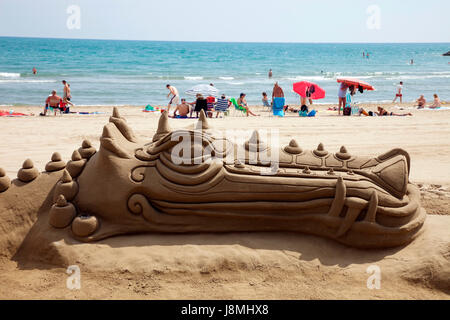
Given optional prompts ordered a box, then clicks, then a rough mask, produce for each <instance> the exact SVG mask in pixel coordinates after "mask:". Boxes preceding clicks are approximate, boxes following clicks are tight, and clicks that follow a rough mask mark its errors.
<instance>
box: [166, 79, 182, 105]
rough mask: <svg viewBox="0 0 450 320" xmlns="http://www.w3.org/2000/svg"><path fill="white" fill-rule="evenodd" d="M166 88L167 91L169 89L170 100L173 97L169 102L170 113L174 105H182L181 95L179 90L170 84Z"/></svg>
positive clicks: (168, 96)
mask: <svg viewBox="0 0 450 320" xmlns="http://www.w3.org/2000/svg"><path fill="white" fill-rule="evenodd" d="M166 87H167V89H169V94H168V95H167V98H170V96H172V98H171V99H170V101H169V104H168V105H167V112H169V111H170V106H171V105H172V104H174V105H175V106H176V105H178V104H179V103H180V95H179V94H178V90H177V88H175V87H174V86H171V85H170V84H168V85H167V86H166Z"/></svg>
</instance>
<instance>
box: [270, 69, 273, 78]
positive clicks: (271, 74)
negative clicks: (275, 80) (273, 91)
mask: <svg viewBox="0 0 450 320" xmlns="http://www.w3.org/2000/svg"><path fill="white" fill-rule="evenodd" d="M272 76H273V73H272V69H270V70H269V79H272Z"/></svg>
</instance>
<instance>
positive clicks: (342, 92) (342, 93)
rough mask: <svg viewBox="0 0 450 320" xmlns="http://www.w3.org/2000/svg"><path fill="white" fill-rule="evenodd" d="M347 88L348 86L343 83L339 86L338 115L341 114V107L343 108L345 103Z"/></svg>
mask: <svg viewBox="0 0 450 320" xmlns="http://www.w3.org/2000/svg"><path fill="white" fill-rule="evenodd" d="M347 89H348V86H347V85H346V84H345V83H341V86H340V87H339V93H338V97H339V107H338V115H341V108H342V110H344V108H345V106H346V105H347Z"/></svg>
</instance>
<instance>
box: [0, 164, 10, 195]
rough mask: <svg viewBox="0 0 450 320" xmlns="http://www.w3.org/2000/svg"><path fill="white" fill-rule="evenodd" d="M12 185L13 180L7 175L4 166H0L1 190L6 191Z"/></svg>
mask: <svg viewBox="0 0 450 320" xmlns="http://www.w3.org/2000/svg"><path fill="white" fill-rule="evenodd" d="M10 186H11V180H10V179H9V177H8V176H7V175H6V172H5V170H4V169H3V168H0V192H4V191H6V190H8V189H9V187H10Z"/></svg>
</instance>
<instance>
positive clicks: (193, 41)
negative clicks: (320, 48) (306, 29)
mask: <svg viewBox="0 0 450 320" xmlns="http://www.w3.org/2000/svg"><path fill="white" fill-rule="evenodd" d="M0 38H21V39H50V40H93V41H136V42H138V41H139V42H185V43H186V42H190V43H257V44H269V43H270V44H277V43H278V44H450V42H438V41H435V42H412V41H410V42H408V41H405V42H362V41H361V42H360V41H357V42H345V41H335V42H333V41H317V42H308V41H305V42H296V41H278V42H277V41H274V42H270V41H265V42H261V41H211V40H148V39H147V40H143V39H111V38H109V39H101V38H65V37H33V36H4V35H0Z"/></svg>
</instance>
